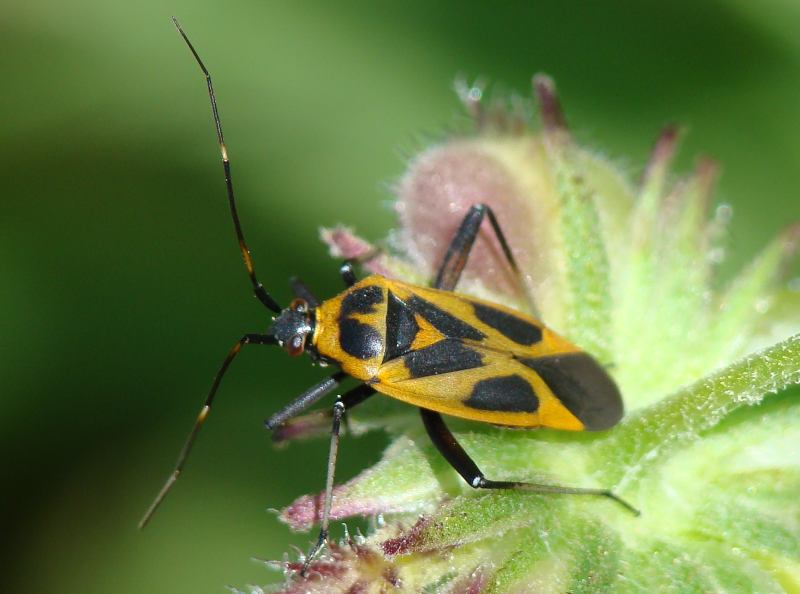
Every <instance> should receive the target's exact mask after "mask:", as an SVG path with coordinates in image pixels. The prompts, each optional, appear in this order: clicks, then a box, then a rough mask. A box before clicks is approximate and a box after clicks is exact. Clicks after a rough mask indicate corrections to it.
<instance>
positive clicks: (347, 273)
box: [339, 260, 358, 287]
mask: <svg viewBox="0 0 800 594" xmlns="http://www.w3.org/2000/svg"><path fill="white" fill-rule="evenodd" d="M339 274H340V275H341V276H342V280H343V281H344V284H345V285H347V286H348V287H352V286H353V285H354V284H356V282H357V281H358V279H357V278H356V273H355V272H353V261H352V260H345V261H344V263H342V265H341V266H340V267H339Z"/></svg>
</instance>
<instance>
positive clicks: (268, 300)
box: [172, 17, 281, 313]
mask: <svg viewBox="0 0 800 594" xmlns="http://www.w3.org/2000/svg"><path fill="white" fill-rule="evenodd" d="M172 22H173V23H174V24H175V28H176V29H178V33H180V34H181V37H183V40H184V41H185V42H186V45H188V46H189V49H190V50H191V52H192V55H193V56H194V59H195V60H197V64H198V65H199V66H200V70H202V71H203V75H204V76H205V77H206V85H207V86H208V97H209V99H210V100H211V114H212V115H213V116H214V128H215V129H216V131H217V141H218V142H219V152H220V154H221V155H222V168H223V169H224V171H225V187H226V189H227V190H228V204H229V205H230V207H231V217H233V226H234V227H235V228H236V238H237V239H238V240H239V250H241V252H242V258H243V259H244V265H245V268H247V275H248V276H249V277H250V282H251V283H253V291H254V292H255V294H256V297H258V298H259V300H260V301H261V303H263V304H264V305H265V306H267V307H268V308H269V309H271V310H272V311H274V312H275V313H280V311H281V308H280V306H279V305H278V303H277V302H276V301H275V300H274V299H273V298H272V297H271V296H270V294H269V293H267V290H266V289H265V288H264V285H262V284H261V283H260V282H259V281H258V279H257V278H256V270H255V267H254V266H253V258H252V257H251V256H250V248H248V247H247V243H246V242H245V240H244V233H243V232H242V224H241V223H240V222H239V213H238V212H237V210H236V199H235V198H234V195H233V181H232V180H231V163H230V161H229V160H228V149H226V148H225V139H224V138H223V136H222V122H221V121H220V119H219V109H217V97H216V95H215V94H214V85H213V84H212V83H211V75H210V74H209V73H208V69H207V68H206V66H205V64H203V60H201V59H200V56H199V55H198V54H197V51H196V50H195V49H194V46H193V45H192V42H191V41H189V38H188V37H187V36H186V33H184V31H183V29H182V28H181V25H180V23H178V19H177V18H175V17H172Z"/></svg>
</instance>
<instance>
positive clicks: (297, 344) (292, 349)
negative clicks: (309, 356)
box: [286, 334, 305, 357]
mask: <svg viewBox="0 0 800 594" xmlns="http://www.w3.org/2000/svg"><path fill="white" fill-rule="evenodd" d="M304 343H305V337H304V336H303V335H302V334H295V335H294V336H292V337H291V338H290V339H289V341H288V342H287V343H286V352H287V353H289V354H290V355H291V356H292V357H296V356H297V355H302V354H303V349H304V348H305V344H304Z"/></svg>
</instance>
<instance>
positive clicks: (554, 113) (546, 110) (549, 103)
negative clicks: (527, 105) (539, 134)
mask: <svg viewBox="0 0 800 594" xmlns="http://www.w3.org/2000/svg"><path fill="white" fill-rule="evenodd" d="M533 93H534V95H535V97H536V100H537V101H538V102H539V112H540V115H541V118H542V126H543V128H544V133H545V134H548V135H563V136H565V137H566V136H567V135H568V133H569V128H568V127H567V120H566V118H565V117H564V111H563V110H562V109H561V104H560V103H559V101H558V94H557V93H556V85H555V83H554V82H553V79H552V78H550V77H549V76H547V75H546V74H537V75H536V76H534V77H533Z"/></svg>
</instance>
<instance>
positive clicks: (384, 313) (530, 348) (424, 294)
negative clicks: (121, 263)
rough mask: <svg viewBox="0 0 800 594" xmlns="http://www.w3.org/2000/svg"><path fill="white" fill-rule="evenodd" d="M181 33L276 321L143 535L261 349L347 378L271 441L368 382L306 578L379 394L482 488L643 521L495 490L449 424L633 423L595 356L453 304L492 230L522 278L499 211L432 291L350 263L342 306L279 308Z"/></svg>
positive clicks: (484, 214) (345, 405)
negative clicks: (365, 416)
mask: <svg viewBox="0 0 800 594" xmlns="http://www.w3.org/2000/svg"><path fill="white" fill-rule="evenodd" d="M173 22H174V24H175V26H176V28H177V29H178V32H179V33H180V34H181V36H182V37H183V39H184V41H185V42H186V44H187V45H188V47H189V49H190V51H191V52H192V54H193V55H194V58H195V60H196V61H197V63H198V65H199V66H200V69H201V70H202V72H203V75H204V76H205V79H206V84H207V87H208V94H209V98H210V102H211V111H212V116H213V119H214V125H215V128H216V133H217V140H218V142H219V147H220V152H221V155H222V164H223V169H224V173H225V184H226V188H227V195H228V202H229V205H230V211H231V216H232V219H233V225H234V229H235V231H236V237H237V239H238V242H239V248H240V250H241V253H242V257H243V259H244V263H245V267H246V269H247V274H248V276H249V278H250V282H251V283H252V286H253V291H254V293H255V295H256V297H257V298H258V299H259V300H260V301H261V303H262V304H263V305H264V306H266V308H267V309H269V310H270V311H272V312H273V313H274V314H276V315H275V316H273V323H272V325H271V326H270V327H269V329H268V330H267V331H266V332H265V333H263V334H245V335H244V336H242V337H241V338H240V339H239V340H238V341H237V342H236V343H235V344H234V345H233V347H232V348H231V349H230V351H229V352H228V355H227V356H226V357H225V359H224V361H223V362H222V365H221V366H220V368H219V370H218V372H217V375H216V377H215V378H214V381H213V383H212V385H211V389H210V390H209V392H208V395H207V396H206V399H205V402H204V404H203V406H202V408H201V409H200V413H199V415H198V417H197V420H196V421H195V424H194V426H193V428H192V430H191V432H190V434H189V436H188V438H187V440H186V443H185V444H184V446H183V449H182V450H181V452H180V455H179V457H178V461H177V464H176V466H175V469H174V470H173V472H172V474H171V475H170V476H169V478H168V479H167V481H166V483H165V484H164V486H163V488H162V489H161V491H160V492H159V493H158V495H157V496H156V498H155V500H154V501H153V503H152V505H151V506H150V508H149V509H148V510H147V512H146V513H145V515H144V517H143V519H142V521H141V523H140V527H144V525H145V524H147V522H148V521H149V520H150V518H151V517H152V515H153V513H154V512H155V510H156V508H157V507H158V506H159V505H160V504H161V502H162V501H163V499H164V497H165V496H166V494H167V493H168V492H169V490H170V489H171V488H172V486H173V485H174V484H175V481H176V480H177V479H178V476H179V475H180V474H181V472H182V471H183V468H184V465H185V463H186V460H187V457H188V456H189V453H190V451H191V449H192V446H193V444H194V442H195V439H196V437H197V434H198V431H199V430H200V428H201V426H202V425H203V423H204V422H205V420H206V418H207V416H208V413H209V411H210V409H211V405H212V404H213V400H214V396H215V394H216V393H217V390H218V388H219V385H220V382H221V380H222V378H223V376H224V375H225V372H226V371H227V370H228V367H229V366H230V364H231V362H232V361H233V360H234V358H235V357H236V356H237V355H238V354H239V352H240V351H241V349H242V347H244V346H245V345H250V344H266V345H278V346H279V347H281V348H283V349H284V350H285V351H286V352H287V353H288V354H289V355H291V356H298V355H300V354H302V353H304V352H305V353H306V354H308V355H309V356H310V357H311V358H312V359H313V360H315V361H317V362H319V363H322V364H328V365H333V366H336V367H338V368H339V370H338V371H336V372H335V373H333V374H332V375H331V376H330V377H328V378H326V379H324V380H323V381H321V382H320V383H318V384H317V385H315V386H312V387H311V388H309V389H308V390H306V391H305V392H303V393H302V394H301V395H300V396H298V397H297V398H296V399H294V400H293V401H292V402H290V403H289V404H288V405H286V406H285V407H284V408H282V409H281V410H280V411H278V412H277V413H275V414H274V415H273V416H272V417H270V418H269V419H268V420H267V421H266V426H267V428H269V429H275V428H278V427H280V426H281V425H283V424H284V423H286V422H287V421H289V420H290V419H291V418H293V417H295V416H297V415H298V414H299V413H301V412H302V411H304V410H306V409H307V408H309V407H310V406H311V405H313V404H314V403H316V402H317V401H319V400H320V399H322V398H323V397H324V396H326V395H327V394H329V393H331V392H332V391H334V390H335V389H336V388H337V387H338V386H339V385H340V383H341V382H342V381H343V380H344V379H345V378H347V377H348V376H349V377H352V378H355V379H356V380H359V381H360V382H361V383H360V384H359V385H358V386H357V387H355V388H353V389H351V390H349V391H347V392H345V393H344V394H341V395H340V396H338V397H337V399H336V402H335V403H334V405H333V408H332V414H331V417H332V418H331V441H330V451H329V455H328V471H327V480H326V485H325V498H324V504H323V510H322V522H321V528H320V533H319V536H318V538H317V541H316V543H315V544H314V546H313V547H312V548H311V550H310V552H309V553H308V555H307V556H306V559H305V562H304V565H303V569H302V572H301V574H305V573H306V571H307V569H308V567H309V564H310V563H311V561H312V560H313V558H314V557H315V555H316V554H317V553H318V552H319V551H320V549H321V548H322V547H323V546H324V544H325V542H326V540H327V537H328V520H329V516H330V509H331V498H332V489H333V482H334V472H335V468H336V458H337V454H338V445H339V430H340V426H341V422H342V418H343V416H344V414H345V412H346V411H348V410H350V409H352V408H353V407H355V406H357V405H358V404H360V403H361V402H363V401H365V400H366V399H368V398H369V397H371V396H372V395H374V394H376V393H380V394H384V395H386V396H391V397H393V398H396V399H398V400H402V401H404V402H407V403H409V404H411V405H414V406H416V407H418V408H419V410H420V414H421V415H422V421H423V424H424V426H425V429H426V431H427V433H428V435H429V436H430V439H431V440H432V441H433V443H434V445H435V446H436V447H437V449H438V450H439V452H441V454H442V456H443V457H444V458H445V459H446V460H447V461H448V462H449V463H450V465H452V466H453V468H454V469H455V470H456V471H457V472H458V474H460V475H461V476H462V477H463V479H464V480H465V481H466V482H467V483H468V484H469V485H470V486H471V487H474V488H476V489H524V490H528V491H534V492H539V493H554V494H578V495H597V496H603V497H607V498H609V499H612V500H614V501H616V502H617V503H619V504H620V505H622V506H623V507H625V508H626V509H628V510H629V511H631V512H632V513H634V514H637V515H638V511H637V510H636V509H635V508H634V507H633V506H632V505H630V504H629V503H628V502H626V501H625V500H623V499H621V498H620V497H618V496H617V495H616V494H614V493H613V492H612V491H610V490H607V489H584V488H576V487H565V486H560V485H548V484H535V483H527V482H518V481H494V480H491V479H488V478H486V477H485V476H484V474H483V473H482V472H481V471H480V469H479V468H478V466H477V465H476V464H475V463H474V462H473V461H472V459H471V458H470V457H469V455H468V454H467V452H466V451H465V450H464V449H463V448H462V447H461V445H460V444H459V443H458V442H457V441H456V439H455V437H454V436H453V434H452V433H451V432H450V430H449V429H448V428H447V426H446V425H445V422H444V420H443V419H442V414H445V415H450V416H455V417H461V418H464V419H471V420H474V421H480V422H483V423H491V424H494V425H502V426H508V427H517V428H536V427H550V428H555V429H564V430H571V431H584V430H589V431H595V430H603V429H608V428H610V427H612V426H613V425H615V424H616V423H617V422H618V421H619V420H620V418H621V417H622V414H623V405H622V397H621V395H620V392H619V390H618V388H617V386H616V384H615V383H614V381H613V380H612V379H611V378H610V377H609V375H608V374H607V373H606V371H605V370H604V369H603V367H602V366H601V365H599V364H598V363H597V362H596V361H595V360H594V359H593V358H592V357H591V356H590V355H589V354H587V353H585V352H583V351H581V350H580V349H579V348H578V347H576V346H575V345H573V344H571V343H570V342H568V341H567V340H565V339H564V338H562V337H561V336H559V335H558V334H556V333H555V332H553V331H551V330H549V329H548V328H547V327H545V326H544V325H543V324H542V323H541V322H539V321H537V320H535V319H533V318H531V317H529V316H527V315H524V314H522V313H520V312H517V311H514V310H512V309H509V308H507V307H503V306H500V305H497V304H494V303H490V302H488V301H484V300H480V299H475V298H472V297H468V296H466V295H461V294H458V293H455V292H453V291H454V289H455V288H456V285H457V284H458V280H459V277H460V276H461V272H462V271H463V269H464V266H465V265H466V262H467V259H468V257H469V254H470V251H471V249H472V247H473V244H474V242H475V239H476V237H477V236H478V233H479V231H480V229H481V225H482V223H483V222H484V221H485V220H486V221H487V222H488V223H489V227H490V228H491V230H492V231H493V233H494V234H495V236H496V238H497V240H498V242H499V244H500V247H501V248H502V252H503V255H504V257H505V260H506V261H507V263H508V265H509V266H510V267H511V269H512V270H513V271H514V273H515V274H517V275H519V270H518V267H517V263H516V261H515V259H514V256H513V254H512V252H511V249H510V247H509V245H508V242H507V241H506V238H505V236H504V234H503V231H502V229H501V227H500V224H499V223H498V221H497V218H496V216H495V215H494V213H493V212H492V210H491V209H490V208H489V207H488V206H486V205H483V204H476V205H474V206H473V207H472V208H471V209H470V210H469V212H468V213H467V215H466V216H465V217H464V219H463V220H462V222H461V225H460V226H459V228H458V230H457V231H456V233H455V235H454V237H453V239H452V242H451V243H450V246H449V247H448V249H447V251H446V253H445V256H444V260H443V262H442V264H441V267H440V268H439V272H438V274H437V276H436V278H435V280H434V281H433V283H432V287H430V288H429V287H420V286H415V285H410V284H407V283H403V282H401V281H397V280H392V279H388V278H385V277H382V276H378V275H372V276H368V277H366V278H364V279H362V280H360V281H359V280H357V279H356V276H355V273H354V271H353V266H352V263H350V262H346V263H345V264H344V265H342V267H341V270H340V272H341V276H342V279H343V281H344V283H345V285H346V286H347V288H346V289H345V290H344V291H343V292H342V293H341V294H339V295H337V296H335V297H333V298H331V299H328V300H326V301H319V300H318V299H316V298H315V297H314V295H313V294H312V292H311V291H310V290H309V289H308V287H306V286H305V285H304V284H303V283H302V282H301V281H299V280H294V281H293V282H292V288H293V291H294V294H295V297H294V299H293V300H292V301H291V303H290V304H289V306H288V307H286V308H281V307H280V306H279V305H278V303H277V302H276V301H275V299H273V298H272V297H271V296H270V294H269V293H267V291H266V290H265V288H264V286H263V285H262V284H261V283H260V282H259V281H258V279H257V277H256V272H255V267H254V265H253V260H252V258H251V255H250V250H249V248H248V247H247V243H246V242H245V239H244V234H243V232H242V226H241V223H240V221H239V215H238V212H237V208H236V201H235V198H234V193H233V183H232V178H231V169H230V161H229V159H228V151H227V149H226V147H225V141H224V139H223V134H222V125H221V121H220V116H219V111H218V108H217V101H216V96H215V94H214V87H213V85H212V83H211V76H210V75H209V73H208V70H207V69H206V67H205V65H204V64H203V61H202V60H201V59H200V56H199V55H198V54H197V52H196V51H195V49H194V47H193V46H192V43H191V42H190V41H189V38H188V37H187V36H186V33H185V32H184V31H183V29H182V28H181V26H180V25H179V24H178V21H177V20H176V19H175V18H174V17H173Z"/></svg>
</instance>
